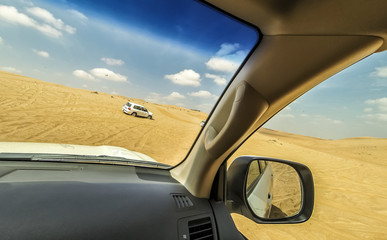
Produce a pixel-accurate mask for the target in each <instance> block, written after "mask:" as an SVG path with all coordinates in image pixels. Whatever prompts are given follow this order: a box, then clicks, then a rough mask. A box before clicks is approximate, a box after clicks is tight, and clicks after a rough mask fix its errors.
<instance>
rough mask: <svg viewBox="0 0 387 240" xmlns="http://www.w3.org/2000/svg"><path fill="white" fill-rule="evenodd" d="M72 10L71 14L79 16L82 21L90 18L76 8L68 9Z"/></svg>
mask: <svg viewBox="0 0 387 240" xmlns="http://www.w3.org/2000/svg"><path fill="white" fill-rule="evenodd" d="M68 11H69V12H70V14H71V15H73V16H74V17H76V18H79V19H80V20H82V21H86V20H88V18H87V17H86V16H85V14H83V13H81V12H79V11H77V10H75V9H71V10H68Z"/></svg>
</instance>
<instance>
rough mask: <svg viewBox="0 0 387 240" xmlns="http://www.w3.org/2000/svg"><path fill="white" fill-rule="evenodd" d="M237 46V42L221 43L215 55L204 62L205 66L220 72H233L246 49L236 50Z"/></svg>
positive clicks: (240, 61) (243, 56)
mask: <svg viewBox="0 0 387 240" xmlns="http://www.w3.org/2000/svg"><path fill="white" fill-rule="evenodd" d="M239 48H240V45H239V44H238V43H233V44H231V43H223V44H222V45H221V46H220V49H219V51H218V52H217V53H216V54H215V56H212V57H211V58H210V59H209V60H208V61H207V62H206V66H207V68H208V69H211V70H215V71H221V72H228V73H232V72H235V71H236V70H237V69H238V67H239V65H240V64H241V63H242V61H243V59H244V58H245V57H246V55H247V53H246V51H244V50H238V49H239Z"/></svg>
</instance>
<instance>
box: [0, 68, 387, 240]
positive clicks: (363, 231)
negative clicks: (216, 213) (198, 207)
mask: <svg viewBox="0 0 387 240" xmlns="http://www.w3.org/2000/svg"><path fill="white" fill-rule="evenodd" d="M127 101H133V102H136V103H138V104H141V105H144V106H145V107H147V108H148V110H150V111H151V112H153V114H154V120H149V119H145V118H135V117H132V116H128V115H126V114H124V113H123V112H122V110H121V108H122V106H123V105H124V104H125V103H126V102H127ZM0 109H1V111H0V141H17V142H19V141H21V142H47V143H72V144H82V145H113V146H120V147H124V148H127V149H129V150H134V151H138V152H142V153H145V154H147V155H149V156H151V157H153V158H154V159H156V160H158V161H160V162H163V163H167V164H171V165H174V164H177V163H178V162H180V161H181V160H182V159H184V157H185V155H186V154H187V152H188V150H189V149H190V147H191V145H192V143H193V141H194V140H195V138H196V136H197V134H198V132H199V131H200V122H201V121H202V120H204V119H206V118H207V114H205V113H202V112H198V111H193V110H190V109H186V108H182V107H177V106H173V105H162V104H155V103H148V102H145V101H143V100H140V99H134V98H130V97H124V96H117V95H111V94H107V93H102V92H94V91H90V90H82V89H75V88H70V87H65V86H62V85H58V84H54V83H48V82H43V81H40V80H36V79H32V78H28V77H24V76H20V75H16V74H12V73H7V72H2V71H0ZM240 155H258V156H268V157H275V158H281V159H286V160H291V161H297V162H300V163H303V164H306V165H307V166H308V167H309V168H310V169H311V171H312V173H313V176H314V183H315V191H316V192H315V198H316V199H315V209H314V212H313V215H312V218H311V219H310V220H309V221H307V222H306V223H302V224H297V225H259V224H255V223H254V222H252V221H250V220H248V219H246V218H244V217H242V216H239V215H236V214H233V218H234V220H235V222H236V225H237V227H238V229H239V230H240V231H241V232H242V233H243V234H244V235H245V236H246V237H248V238H249V239H387V161H386V158H387V139H377V138H350V139H341V140H325V139H319V138H312V137H306V136H301V135H296V134H289V133H284V132H280V131H274V130H269V129H261V130H260V131H258V133H256V134H254V135H253V136H252V137H251V139H249V140H248V141H247V142H246V143H245V144H244V145H243V146H242V147H241V148H240V149H239V150H238V151H237V152H235V154H234V156H233V157H232V159H234V158H236V157H237V156H240Z"/></svg>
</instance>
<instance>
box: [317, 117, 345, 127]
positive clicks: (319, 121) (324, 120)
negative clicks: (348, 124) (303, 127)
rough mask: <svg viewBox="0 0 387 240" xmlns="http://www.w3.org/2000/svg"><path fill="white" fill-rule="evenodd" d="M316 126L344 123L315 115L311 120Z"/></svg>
mask: <svg viewBox="0 0 387 240" xmlns="http://www.w3.org/2000/svg"><path fill="white" fill-rule="evenodd" d="M310 121H311V122H312V123H314V124H320V125H321V124H342V123H343V121H341V120H337V119H332V118H329V117H327V116H324V115H314V116H312V119H311V120H310Z"/></svg>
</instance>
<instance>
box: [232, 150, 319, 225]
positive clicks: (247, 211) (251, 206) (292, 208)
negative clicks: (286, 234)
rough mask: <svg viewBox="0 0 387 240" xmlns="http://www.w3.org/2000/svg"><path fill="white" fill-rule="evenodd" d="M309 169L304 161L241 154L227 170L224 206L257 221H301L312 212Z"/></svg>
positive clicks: (311, 181)
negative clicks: (302, 162)
mask: <svg viewBox="0 0 387 240" xmlns="http://www.w3.org/2000/svg"><path fill="white" fill-rule="evenodd" d="M313 205H314V185H313V177H312V173H311V171H310V170H309V168H308V167H306V166H305V165H303V164H300V163H295V162H290V161H285V160H280V159H274V158H266V157H255V156H242V157H238V158H237V159H235V160H234V161H233V162H232V164H231V166H230V167H229V168H228V171H227V201H226V206H227V208H228V209H229V211H230V212H231V213H238V214H241V215H243V216H245V217H247V218H249V219H251V220H253V221H255V222H257V223H271V224H273V223H282V224H284V223H301V222H305V221H307V220H308V219H309V218H310V216H311V215H312V212H313Z"/></svg>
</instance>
